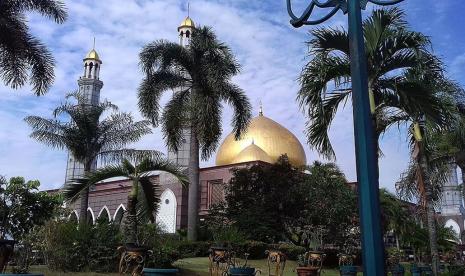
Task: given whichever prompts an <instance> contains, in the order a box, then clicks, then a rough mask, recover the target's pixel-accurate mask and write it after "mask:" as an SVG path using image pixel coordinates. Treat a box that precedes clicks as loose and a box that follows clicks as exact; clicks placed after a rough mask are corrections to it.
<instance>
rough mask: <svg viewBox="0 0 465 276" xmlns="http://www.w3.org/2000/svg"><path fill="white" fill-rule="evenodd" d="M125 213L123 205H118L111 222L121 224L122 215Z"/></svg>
mask: <svg viewBox="0 0 465 276" xmlns="http://www.w3.org/2000/svg"><path fill="white" fill-rule="evenodd" d="M125 212H126V208H124V205H123V204H120V206H118V208H117V209H116V212H115V215H114V216H113V221H114V222H115V223H116V224H121V222H122V221H123V218H124V213H125Z"/></svg>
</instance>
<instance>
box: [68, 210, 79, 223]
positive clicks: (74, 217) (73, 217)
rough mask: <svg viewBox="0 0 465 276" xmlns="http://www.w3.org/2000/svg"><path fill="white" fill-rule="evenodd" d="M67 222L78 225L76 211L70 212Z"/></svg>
mask: <svg viewBox="0 0 465 276" xmlns="http://www.w3.org/2000/svg"><path fill="white" fill-rule="evenodd" d="M68 220H69V221H70V222H72V223H76V224H77V223H78V222H79V216H78V213H77V211H76V210H74V211H72V212H71V214H70V215H69V217H68Z"/></svg>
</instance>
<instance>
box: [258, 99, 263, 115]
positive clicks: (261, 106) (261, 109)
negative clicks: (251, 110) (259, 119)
mask: <svg viewBox="0 0 465 276" xmlns="http://www.w3.org/2000/svg"><path fill="white" fill-rule="evenodd" d="M258 115H259V116H263V105H262V100H260V109H259V110H258Z"/></svg>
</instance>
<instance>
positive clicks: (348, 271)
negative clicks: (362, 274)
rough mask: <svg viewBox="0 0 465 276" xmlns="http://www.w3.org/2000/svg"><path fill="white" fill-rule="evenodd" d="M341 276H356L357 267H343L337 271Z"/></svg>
mask: <svg viewBox="0 0 465 276" xmlns="http://www.w3.org/2000/svg"><path fill="white" fill-rule="evenodd" d="M339 271H340V273H341V276H356V275H357V272H358V266H353V265H343V266H341V267H340V269H339Z"/></svg>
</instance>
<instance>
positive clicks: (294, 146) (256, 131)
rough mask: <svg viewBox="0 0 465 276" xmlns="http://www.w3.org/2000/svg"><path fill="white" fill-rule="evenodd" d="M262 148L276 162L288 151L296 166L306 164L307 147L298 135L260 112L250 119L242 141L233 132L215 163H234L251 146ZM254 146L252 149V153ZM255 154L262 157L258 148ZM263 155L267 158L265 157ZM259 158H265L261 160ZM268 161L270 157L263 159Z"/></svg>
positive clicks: (222, 146) (291, 161)
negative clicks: (304, 146) (305, 148)
mask: <svg viewBox="0 0 465 276" xmlns="http://www.w3.org/2000/svg"><path fill="white" fill-rule="evenodd" d="M252 142H253V143H254V144H255V147H257V148H259V149H261V150H262V151H264V152H265V153H266V155H267V156H268V157H269V158H271V161H272V162H276V161H277V160H278V158H279V157H280V156H281V155H283V154H287V156H288V158H289V161H290V163H291V164H292V165H294V166H303V165H305V164H306V163H307V159H306V156H305V151H304V148H303V147H302V144H301V143H300V142H299V140H298V139H297V137H295V135H294V134H292V133H291V132H290V131H289V130H287V129H286V128H285V127H283V126H282V125H280V124H278V123H277V122H275V121H273V120H271V119H270V118H267V117H265V116H263V115H262V113H260V115H259V116H257V117H255V118H253V119H252V120H251V122H250V125H249V128H248V129H247V132H246V133H244V134H243V136H242V137H241V139H240V140H238V141H236V140H235V138H234V133H230V134H229V135H228V136H226V138H225V139H224V141H223V143H222V144H221V146H220V148H219V149H218V153H217V155H216V165H218V166H220V165H228V164H235V163H236V161H237V160H238V159H240V158H239V157H241V158H242V157H244V155H245V153H243V151H244V150H245V149H246V148H248V147H250V146H251V143H252ZM250 151H252V149H249V151H247V152H250ZM253 151H254V152H255V153H254V154H255V156H259V155H258V153H257V150H256V149H254V150H253ZM260 156H262V157H261V158H264V159H266V158H265V157H263V155H260ZM261 158H260V159H259V160H262V159H261ZM262 161H265V162H269V161H268V160H262Z"/></svg>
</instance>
